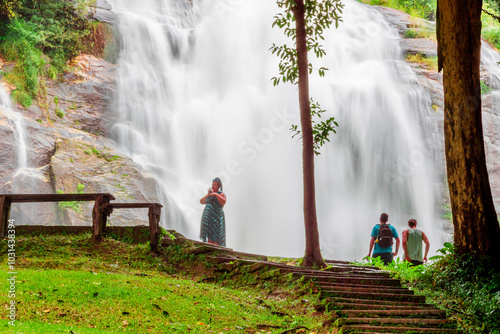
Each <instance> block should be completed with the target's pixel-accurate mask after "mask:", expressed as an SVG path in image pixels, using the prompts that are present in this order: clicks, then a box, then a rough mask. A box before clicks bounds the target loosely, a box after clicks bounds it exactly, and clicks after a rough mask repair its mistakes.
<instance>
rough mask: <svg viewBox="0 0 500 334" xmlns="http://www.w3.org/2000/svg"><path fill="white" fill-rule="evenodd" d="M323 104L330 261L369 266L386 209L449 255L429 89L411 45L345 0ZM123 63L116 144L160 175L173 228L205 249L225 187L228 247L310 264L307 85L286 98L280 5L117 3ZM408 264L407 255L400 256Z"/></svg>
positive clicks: (324, 212) (321, 194)
mask: <svg viewBox="0 0 500 334" xmlns="http://www.w3.org/2000/svg"><path fill="white" fill-rule="evenodd" d="M345 4H346V6H345V9H344V13H343V15H342V18H343V22H341V23H340V24H339V29H332V30H330V31H326V32H325V39H326V41H325V45H324V47H325V50H326V52H327V56H326V57H325V58H323V59H320V60H316V59H315V58H314V57H311V58H310V59H311V61H312V62H313V64H314V66H315V68H319V67H321V66H325V67H327V68H329V71H327V74H326V77H324V78H320V77H318V76H317V75H312V76H311V82H310V93H311V96H312V97H314V99H315V100H316V101H318V102H319V103H320V104H321V106H322V107H323V108H324V109H326V110H327V115H326V116H327V117H330V116H334V117H335V118H336V121H337V122H338V123H339V128H338V129H337V134H334V135H332V136H331V138H330V140H331V142H330V143H327V144H326V145H325V146H324V147H323V148H322V149H321V152H322V154H321V155H320V156H319V157H317V158H316V159H315V164H316V191H317V193H316V200H317V211H318V222H319V229H320V236H321V246H322V251H323V255H324V257H326V258H331V259H346V260H354V259H356V260H361V259H362V257H363V256H365V255H366V254H367V252H368V244H369V240H370V233H371V229H372V227H373V225H374V224H376V223H378V218H379V216H380V214H381V213H382V212H387V213H388V214H389V222H390V223H392V224H393V225H395V226H396V228H397V230H398V231H399V232H400V233H401V231H402V229H403V228H406V226H407V224H406V222H407V221H408V219H409V218H415V219H417V221H418V225H419V227H420V228H422V229H423V230H424V231H425V232H426V233H427V235H428V236H429V237H430V239H431V246H432V247H431V253H432V252H433V251H434V250H435V249H437V248H439V247H440V246H441V244H442V240H443V237H444V236H443V234H442V232H440V227H439V226H441V224H440V222H439V218H438V215H437V211H438V210H437V209H438V208H437V207H436V206H437V196H438V194H440V189H439V186H438V185H437V184H438V182H437V181H438V180H437V176H436V175H435V172H434V170H435V167H434V158H433V153H432V152H433V149H434V147H433V145H434V143H433V142H432V141H430V140H428V139H427V138H425V129H423V128H422V127H421V123H425V119H424V118H425V114H426V113H429V112H434V111H433V110H431V108H430V105H426V104H424V101H425V100H424V97H423V92H422V91H421V88H420V87H419V86H418V84H417V83H416V78H415V75H414V74H413V72H412V71H411V69H410V68H409V67H408V66H407V65H406V64H405V62H404V61H403V58H402V51H401V49H400V47H399V42H398V40H399V36H398V34H397V32H396V31H395V30H394V29H392V28H390V27H389V26H388V24H387V23H386V22H385V20H384V19H383V18H382V16H381V15H380V14H378V12H376V11H375V10H373V9H370V8H368V7H367V6H363V5H361V4H359V3H357V2H355V1H345ZM113 7H114V10H115V12H116V13H117V14H118V29H119V32H120V44H121V52H120V58H119V65H120V66H119V76H118V81H117V90H116V96H115V108H114V109H115V117H116V122H115V124H114V127H113V134H114V137H115V138H116V140H117V141H118V142H119V143H120V145H121V147H122V150H123V151H125V152H126V153H127V154H129V155H130V156H132V157H133V158H134V160H136V161H137V162H139V163H141V164H142V165H143V166H145V167H146V168H149V169H151V170H153V171H154V172H155V174H156V175H157V177H158V182H159V183H160V184H161V186H162V187H163V190H164V192H163V193H161V194H155V195H156V196H159V197H160V198H161V199H162V201H163V203H164V204H166V208H165V209H166V210H165V211H166V212H167V213H166V214H165V216H164V217H162V224H163V225H164V226H165V227H167V228H174V229H177V230H178V231H179V232H181V233H184V234H185V235H186V236H187V237H190V238H194V239H197V238H198V233H199V224H200V219H201V213H202V210H203V206H202V205H201V204H200V203H199V199H200V198H201V197H202V196H203V195H204V194H205V193H206V189H207V188H208V187H209V186H210V184H211V180H212V179H213V178H214V177H216V176H220V177H221V178H222V180H223V183H224V191H225V193H226V194H227V197H228V201H227V205H226V206H225V208H224V210H225V213H226V224H227V227H226V228H227V242H228V247H231V248H234V249H236V250H240V251H247V252H254V253H261V254H268V255H280V256H291V257H298V256H302V255H303V251H304V223H303V214H302V167H301V166H302V161H301V142H300V141H298V140H297V137H296V138H294V139H292V138H291V133H290V132H289V129H290V126H291V125H292V124H299V117H298V116H299V111H298V97H297V87H295V86H291V85H288V84H281V85H279V86H278V87H273V85H272V82H271V81H270V79H271V78H272V77H273V76H275V75H277V73H278V59H277V58H276V57H275V56H274V55H272V54H271V53H270V51H269V47H270V46H271V45H272V44H273V43H276V44H280V43H288V44H291V42H290V41H288V40H286V39H285V37H284V36H283V33H282V31H280V30H278V29H272V28H271V26H272V22H273V16H274V15H275V14H276V13H277V12H278V8H277V6H276V4H275V3H274V2H273V1H269V0H253V1H227V0H226V1H225V0H204V1H196V0H193V1H192V3H190V2H187V1H186V2H185V3H184V2H182V1H178V0H163V1H155V0H149V1H141V2H140V4H139V3H138V2H137V1H134V0H120V1H118V0H116V1H114V4H113ZM400 254H401V255H402V250H401V252H400Z"/></svg>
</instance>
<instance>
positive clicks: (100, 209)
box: [92, 195, 113, 243]
mask: <svg viewBox="0 0 500 334" xmlns="http://www.w3.org/2000/svg"><path fill="white" fill-rule="evenodd" d="M110 201H111V197H110V196H109V195H99V196H97V197H96V199H95V204H94V208H93V210H92V227H93V232H92V240H93V241H94V242H95V243H98V242H100V241H101V240H102V233H103V232H104V230H105V228H106V221H107V218H108V216H109V215H110V214H111V212H112V211H113V209H112V208H111V207H110V204H109V202H110Z"/></svg>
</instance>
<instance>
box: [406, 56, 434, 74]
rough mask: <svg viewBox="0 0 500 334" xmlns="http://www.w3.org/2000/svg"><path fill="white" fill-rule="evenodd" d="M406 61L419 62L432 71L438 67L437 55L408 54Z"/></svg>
mask: <svg viewBox="0 0 500 334" xmlns="http://www.w3.org/2000/svg"><path fill="white" fill-rule="evenodd" d="M406 61H408V62H410V63H419V64H421V65H423V66H424V67H426V68H427V69H429V70H431V71H437V69H438V62H437V57H425V56H424V55H422V54H421V53H417V54H415V55H413V54H408V55H407V56H406Z"/></svg>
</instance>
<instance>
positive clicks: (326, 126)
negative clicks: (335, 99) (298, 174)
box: [290, 99, 339, 155]
mask: <svg viewBox="0 0 500 334" xmlns="http://www.w3.org/2000/svg"><path fill="white" fill-rule="evenodd" d="M310 104H311V115H312V116H313V117H312V125H313V142H314V154H316V155H319V154H320V151H319V150H320V148H321V146H323V145H324V144H325V142H327V141H328V142H329V141H330V139H329V138H328V136H329V134H330V132H333V133H337V131H336V130H335V127H338V126H339V124H338V123H337V122H335V117H330V118H329V119H327V120H326V121H324V122H317V121H316V120H315V118H318V119H319V118H321V114H323V113H324V112H326V110H324V109H321V106H320V105H319V103H317V102H314V100H313V99H311V103H310ZM290 130H291V131H292V132H294V134H293V136H292V138H293V137H295V136H297V135H300V132H301V131H300V130H299V129H298V126H297V125H292V127H291V128H290Z"/></svg>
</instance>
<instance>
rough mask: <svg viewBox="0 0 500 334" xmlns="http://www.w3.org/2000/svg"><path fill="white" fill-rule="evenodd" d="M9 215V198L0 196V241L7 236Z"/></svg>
mask: <svg viewBox="0 0 500 334" xmlns="http://www.w3.org/2000/svg"><path fill="white" fill-rule="evenodd" d="M9 215H10V198H9V197H7V196H0V218H1V219H2V220H1V221H0V239H3V238H4V237H5V236H7V226H8V225H9Z"/></svg>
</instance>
